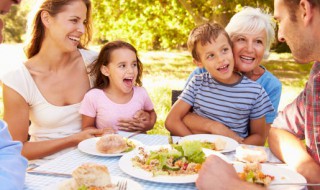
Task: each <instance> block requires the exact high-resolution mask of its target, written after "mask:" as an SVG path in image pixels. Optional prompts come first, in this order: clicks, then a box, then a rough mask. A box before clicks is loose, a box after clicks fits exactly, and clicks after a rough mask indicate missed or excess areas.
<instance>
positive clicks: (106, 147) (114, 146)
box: [96, 134, 135, 154]
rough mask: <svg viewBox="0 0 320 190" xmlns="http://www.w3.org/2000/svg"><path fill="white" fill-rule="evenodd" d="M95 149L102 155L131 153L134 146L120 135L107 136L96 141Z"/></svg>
mask: <svg viewBox="0 0 320 190" xmlns="http://www.w3.org/2000/svg"><path fill="white" fill-rule="evenodd" d="M96 148H97V150H98V151H99V152H101V153H104V154H118V153H122V152H129V151H131V150H132V149H134V148H135V144H134V143H133V142H132V141H130V140H128V139H126V138H124V137H122V136H121V135H118V134H107V135H103V136H102V137H101V138H100V139H99V140H98V141H97V143H96Z"/></svg>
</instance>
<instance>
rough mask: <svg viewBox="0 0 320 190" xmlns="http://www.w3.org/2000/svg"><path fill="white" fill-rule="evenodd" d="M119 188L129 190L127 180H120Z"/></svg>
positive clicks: (119, 189)
mask: <svg viewBox="0 0 320 190" xmlns="http://www.w3.org/2000/svg"><path fill="white" fill-rule="evenodd" d="M117 187H118V190H127V180H120V181H118V183H117Z"/></svg>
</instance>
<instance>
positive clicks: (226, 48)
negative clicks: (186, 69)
mask: <svg viewBox="0 0 320 190" xmlns="http://www.w3.org/2000/svg"><path fill="white" fill-rule="evenodd" d="M196 51H197V54H198V57H199V61H196V60H194V62H195V63H196V64H197V65H198V66H200V67H205V68H206V69H207V71H208V72H209V73H210V75H211V76H212V77H213V78H215V79H216V80H218V81H220V82H222V83H226V84H230V83H233V81H231V80H230V79H231V76H232V74H233V68H234V60H233V54H232V49H231V46H230V44H229V42H228V39H227V37H226V36H225V35H224V34H220V35H219V36H218V38H217V39H216V40H215V41H214V40H211V43H207V44H205V45H204V46H202V45H201V43H199V42H198V43H197V45H196Z"/></svg>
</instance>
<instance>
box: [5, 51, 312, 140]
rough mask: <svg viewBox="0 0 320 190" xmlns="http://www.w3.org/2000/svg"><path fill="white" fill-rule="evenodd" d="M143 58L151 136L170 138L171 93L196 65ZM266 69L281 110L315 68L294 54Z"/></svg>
mask: <svg viewBox="0 0 320 190" xmlns="http://www.w3.org/2000/svg"><path fill="white" fill-rule="evenodd" d="M94 49H96V48H94ZM11 55H12V54H11ZM139 56H140V59H141V61H142V63H143V65H144V72H143V86H144V87H145V88H146V89H147V91H148V93H149V95H150V97H151V99H152V101H153V103H154V106H155V110H156V113H157V115H158V119H157V122H156V125H155V126H154V129H152V130H150V131H149V132H148V133H149V134H163V135H167V134H169V133H168V131H167V130H166V129H165V128H164V121H165V119H166V116H167V114H168V112H169V110H170V108H171V90H173V89H176V90H181V89H182V88H183V87H184V84H185V81H186V79H187V77H188V76H189V74H190V73H191V71H192V70H194V69H195V68H196V66H195V65H194V64H193V63H192V59H191V56H190V55H189V53H188V52H185V51H184V52H181V51H175V52H174V51H171V52H163V51H162V52H151V51H149V52H140V53H139ZM0 66H1V65H0ZM264 66H265V67H266V68H267V69H268V70H269V71H270V72H271V73H273V74H274V75H275V76H277V77H278V78H279V79H280V81H281V82H282V84H283V91H282V96H281V100H280V106H279V109H280V110H281V109H283V107H284V106H285V105H286V104H288V103H290V102H291V101H292V100H293V99H294V98H295V97H296V96H297V95H298V93H299V92H300V91H301V89H302V88H303V87H304V84H305V82H306V80H307V78H308V75H309V71H310V67H311V66H312V65H311V64H305V65H302V64H297V63H295V62H294V61H293V59H292V57H291V55H290V54H274V53H273V54H271V56H270V58H269V61H267V62H266V63H264ZM0 69H1V67H0ZM0 92H1V89H0ZM0 110H3V108H2V93H1V95H0ZM0 118H2V111H1V112H0Z"/></svg>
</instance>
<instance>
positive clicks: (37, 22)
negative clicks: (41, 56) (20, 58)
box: [25, 0, 92, 58]
mask: <svg viewBox="0 0 320 190" xmlns="http://www.w3.org/2000/svg"><path fill="white" fill-rule="evenodd" d="M74 1H82V2H83V3H84V4H85V5H86V7H87V18H86V20H87V22H86V24H85V28H86V31H85V33H84V35H83V37H81V41H80V44H79V45H78V48H85V47H86V46H87V45H88V43H89V42H90V40H91V36H92V29H91V28H92V27H91V1H90V0H44V1H43V2H42V4H41V5H40V7H39V9H38V10H37V12H36V13H35V15H34V17H33V20H32V23H31V25H30V26H29V28H28V30H30V32H29V34H30V39H29V42H28V44H27V46H26V47H25V53H26V56H27V58H31V57H33V56H34V55H36V54H37V53H38V52H39V51H40V48H41V45H42V42H43V39H44V36H45V29H44V25H43V23H42V21H41V12H42V11H47V12H48V13H49V14H50V15H51V16H53V17H54V16H56V15H57V14H58V13H60V12H62V11H63V10H64V6H66V5H69V4H71V3H72V2H74Z"/></svg>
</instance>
